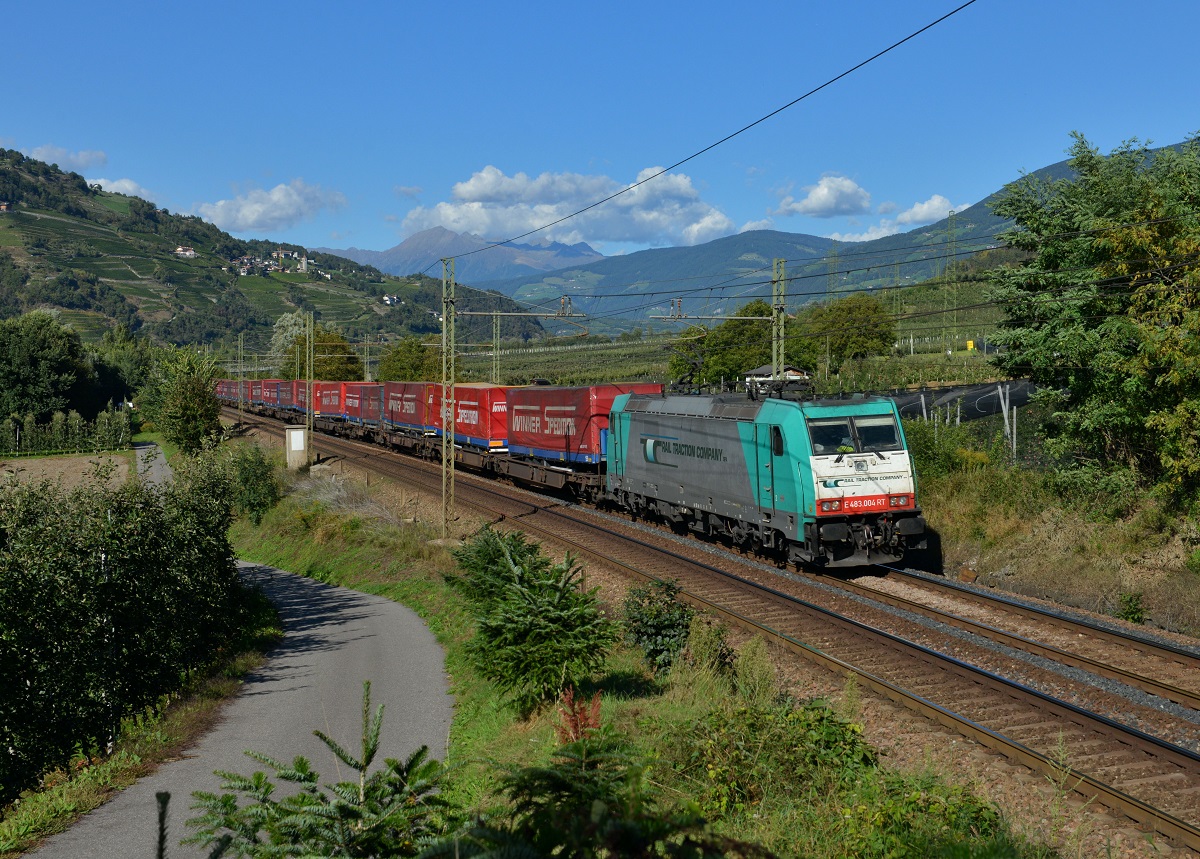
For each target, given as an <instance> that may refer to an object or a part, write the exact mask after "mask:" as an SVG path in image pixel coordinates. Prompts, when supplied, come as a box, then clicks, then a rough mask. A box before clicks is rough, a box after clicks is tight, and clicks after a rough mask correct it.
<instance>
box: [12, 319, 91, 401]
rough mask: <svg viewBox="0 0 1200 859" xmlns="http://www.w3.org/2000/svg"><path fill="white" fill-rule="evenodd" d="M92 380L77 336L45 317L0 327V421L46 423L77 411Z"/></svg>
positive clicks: (89, 368) (18, 320) (14, 321)
mask: <svg viewBox="0 0 1200 859" xmlns="http://www.w3.org/2000/svg"><path fill="white" fill-rule="evenodd" d="M92 378H93V376H92V370H91V367H90V366H88V364H87V363H86V361H85V360H84V355H83V347H82V345H81V343H80V341H79V335H78V334H76V333H75V332H73V331H70V330H68V329H66V328H64V327H63V326H61V325H60V324H58V322H57V321H56V320H55V319H54V317H53V316H51V315H50V314H49V313H45V312H42V311H36V312H33V313H27V314H25V315H24V316H20V317H17V318H16V319H5V320H2V321H0V415H11V414H22V415H23V414H33V415H34V416H35V418H36V419H37V420H38V421H39V422H41V421H45V420H48V419H49V418H50V415H52V414H53V413H54V412H56V411H64V410H66V409H67V408H70V407H71V406H72V405H75V404H76V401H77V400H78V399H79V398H81V397H82V396H83V394H84V390H85V388H86V387H87V385H88V384H89V383H90V382H91V380H92Z"/></svg>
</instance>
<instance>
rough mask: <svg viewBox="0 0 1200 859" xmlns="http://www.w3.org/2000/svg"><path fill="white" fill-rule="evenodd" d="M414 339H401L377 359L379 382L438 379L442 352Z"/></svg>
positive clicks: (440, 375)
mask: <svg viewBox="0 0 1200 859" xmlns="http://www.w3.org/2000/svg"><path fill="white" fill-rule="evenodd" d="M426 343H428V341H423V340H420V339H419V338H416V337H402V338H401V339H400V340H399V341H398V342H396V343H394V344H392V345H391V346H389V347H388V349H387V351H386V352H384V353H383V357H381V358H380V359H379V373H378V376H379V381H381V382H409V381H418V380H432V379H440V378H441V377H442V351H441V349H440V348H438V346H435V345H426Z"/></svg>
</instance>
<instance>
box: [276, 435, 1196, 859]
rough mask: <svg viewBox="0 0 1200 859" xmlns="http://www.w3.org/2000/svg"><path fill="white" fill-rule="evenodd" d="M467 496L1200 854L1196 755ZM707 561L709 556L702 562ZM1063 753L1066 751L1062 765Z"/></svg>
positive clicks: (602, 529)
mask: <svg viewBox="0 0 1200 859" xmlns="http://www.w3.org/2000/svg"><path fill="white" fill-rule="evenodd" d="M264 423H266V422H264ZM314 444H315V447H316V449H317V450H319V451H324V452H328V453H330V454H332V455H337V456H344V457H347V458H348V459H359V460H362V463H361V464H362V465H364V466H365V467H367V468H369V469H371V470H374V471H376V472H379V473H383V474H386V475H389V476H394V477H398V478H400V479H402V480H404V481H405V482H408V483H410V484H412V483H415V484H417V485H418V486H420V487H421V488H423V489H425V490H427V491H430V492H433V493H437V492H440V490H441V483H440V466H439V465H437V464H435V463H428V462H422V461H419V460H413V459H411V458H403V459H398V458H396V457H393V456H392V455H390V454H387V453H384V452H381V451H380V449H379V448H378V447H375V446H372V445H364V444H361V443H356V442H348V441H345V440H341V439H335V438H331V437H325V436H322V437H319V438H317V439H315V440H314ZM457 498H458V501H459V503H460V504H463V505H466V506H470V507H473V508H475V509H477V510H479V511H480V512H482V513H484V514H485V515H487V516H490V517H493V518H506V519H509V520H514V521H513V524H515V525H516V526H517V527H520V528H521V529H523V530H526V531H528V532H531V533H533V534H536V535H538V536H540V537H541V538H542V539H545V540H548V541H551V542H553V543H556V544H559V545H563V546H566V547H567V548H570V549H571V550H572V551H573V552H574V553H576V554H577V555H580V556H584V557H588V558H591V559H593V560H595V561H598V562H601V563H604V564H606V565H610V566H612V567H615V568H617V569H619V570H622V571H624V572H626V573H627V574H629V575H631V576H635V577H638V578H642V579H650V578H661V577H669V578H672V579H674V580H675V581H676V582H677V583H678V584H679V585H680V586H681V588H682V592H683V594H684V595H685V597H686V599H687V600H688V601H689V602H691V603H693V604H694V605H697V606H699V607H701V608H703V609H705V610H707V611H711V612H713V613H715V614H717V615H718V616H721V617H724V618H726V619H727V620H729V621H730V622H733V623H736V624H738V625H740V626H742V627H744V628H747V629H750V630H752V631H754V632H756V633H758V634H761V635H763V636H764V637H766V638H768V639H769V640H773V641H775V642H776V643H777V644H779V645H780V646H782V647H784V648H785V649H787V650H788V651H790V652H792V653H794V654H797V655H798V656H801V657H803V658H805V659H807V660H810V661H812V662H815V663H817V664H819V665H821V666H823V667H825V668H827V669H829V670H831V671H834V672H835V673H837V674H841V675H851V674H852V675H854V676H856V677H857V678H858V682H859V684H860V685H865V686H867V687H868V688H869V689H871V690H872V691H873V692H875V693H876V694H878V695H880V696H882V697H884V698H887V699H890V700H892V701H895V702H897V703H899V704H901V705H903V706H905V707H907V708H909V709H910V710H913V711H914V712H917V713H920V714H921V715H923V716H926V717H927V718H930V719H932V720H934V721H936V722H938V723H940V724H942V725H945V726H946V727H948V728H951V729H953V730H955V731H957V732H958V733H960V734H962V735H964V736H967V737H970V738H972V739H974V740H976V741H977V742H979V743H980V744H982V745H983V746H985V747H987V748H990V749H992V750H994V751H996V752H999V753H1000V754H1003V755H1005V756H1006V757H1008V758H1009V759H1011V760H1014V761H1017V762H1019V763H1022V764H1024V765H1026V766H1029V767H1030V768H1032V769H1033V770H1035V771H1037V772H1040V773H1044V774H1046V775H1048V776H1051V777H1052V778H1054V779H1055V780H1056V782H1058V783H1064V784H1068V785H1071V786H1073V787H1074V789H1075V790H1076V791H1077V792H1079V793H1081V794H1084V795H1086V796H1090V797H1094V798H1095V799H1096V800H1097V801H1098V802H1099V803H1101V804H1102V805H1104V806H1105V807H1108V808H1110V809H1113V810H1116V811H1119V812H1120V813H1123V814H1125V815H1126V816H1128V817H1130V818H1132V819H1134V820H1136V821H1138V822H1139V823H1141V824H1142V825H1143V826H1144V827H1146V828H1148V829H1151V830H1153V831H1154V832H1156V833H1158V834H1160V835H1163V836H1166V837H1168V838H1170V839H1171V840H1172V841H1174V842H1176V843H1178V844H1180V845H1185V846H1187V847H1190V848H1192V849H1194V850H1200V755H1198V754H1197V753H1196V752H1193V751H1190V750H1189V749H1186V748H1182V747H1180V746H1177V745H1174V744H1172V743H1170V742H1167V741H1165V740H1162V739H1159V738H1157V737H1155V736H1152V735H1150V734H1148V733H1146V732H1143V731H1139V730H1136V729H1134V728H1131V727H1129V726H1128V725H1125V724H1122V723H1121V722H1119V721H1117V720H1116V719H1113V718H1109V717H1106V716H1104V715H1102V714H1100V713H1096V712H1092V711H1090V710H1089V709H1087V708H1084V707H1081V706H1077V705H1075V704H1071V703H1069V702H1067V701H1063V700H1059V699H1058V698H1057V697H1055V696H1053V695H1050V694H1047V693H1045V692H1042V691H1039V690H1037V689H1035V688H1032V687H1031V686H1029V685H1026V684H1023V683H1020V682H1014V681H1013V680H1010V679H1006V678H1005V677H1003V676H1001V674H1000V673H999V672H997V671H988V670H984V669H981V668H979V667H977V666H976V665H973V664H971V661H968V660H966V659H962V658H955V657H953V656H948V655H946V654H945V653H942V652H939V650H938V649H935V648H934V647H930V646H924V645H922V644H919V643H916V642H914V641H912V640H909V639H908V637H901V636H900V635H897V634H894V633H891V632H887V631H884V630H882V629H879V628H876V626H877V624H876V623H875V622H874V620H872V621H871V622H863V621H862V620H856V619H854V618H853V617H851V616H849V614H848V613H847V612H844V611H840V610H835V609H832V608H829V607H827V606H823V605H820V604H818V603H817V601H814V600H812V599H808V598H805V597H803V596H801V595H800V593H799V586H800V585H801V584H802V583H798V582H791V583H790V584H788V585H787V586H786V587H774V586H771V584H768V583H767V582H768V581H772V582H773V583H774V584H776V585H778V584H780V583H781V582H784V581H789V580H787V579H783V578H782V577H779V576H778V575H776V574H773V573H771V572H769V571H764V570H762V568H761V565H759V564H747V563H745V562H742V561H740V560H739V559H736V558H731V557H728V556H725V555H722V554H719V553H705V551H704V550H705V547H704V546H703V545H702V544H698V545H697V546H695V547H688V546H686V545H684V544H680V543H678V542H675V541H673V540H672V539H671V538H670V537H668V536H667V535H665V534H661V533H657V534H656V533H653V532H650V533H646V532H641V533H639V532H638V530H637V528H636V526H633V525H631V524H629V523H616V522H612V521H607V520H603V521H602V520H601V518H600V517H598V516H597V515H596V514H594V513H591V512H585V511H583V510H580V509H578V508H574V507H572V506H569V505H564V504H563V503H561V502H555V501H551V500H549V499H546V498H544V497H541V496H534V495H532V494H531V493H527V492H525V491H524V490H516V489H513V488H511V487H507V486H504V485H500V484H496V483H494V482H488V481H476V480H474V479H472V478H469V477H467V476H466V475H463V476H462V477H460V478H459V481H458V493H457ZM686 542H694V541H686ZM600 547H603V548H600ZM698 553H699V554H700V555H703V556H704V557H698ZM792 585H797V586H798V587H792ZM857 587H859V586H854V587H851V588H849V589H848V590H855V588H857ZM862 590H863V591H869V593H859V594H856V595H855V596H856V597H857V599H858V600H865V599H870V600H876V601H879V602H884V603H888V601H889V600H892V602H891V603H890V604H891V605H892V606H893V607H895V606H896V603H897V602H899V600H898V599H897V598H896V597H894V596H885V595H880V594H879V593H877V592H874V591H871V589H867V588H864V589H862ZM881 597H883V598H882V599H881ZM903 608H904V611H906V612H912V613H915V614H921V615H923V616H926V617H929V616H930V615H931V614H932V613H934V612H933V610H932V609H930V608H929V607H928V606H925V605H922V604H920V603H918V602H915V601H912V600H906V601H904V604H903ZM1027 620H1028V618H1027ZM1056 621H1058V622H1063V619H1062V618H1056ZM936 622H937V623H939V624H948V625H950V626H955V627H957V628H959V629H962V628H963V626H962V624H963V623H965V622H966V621H965V619H963V618H958V619H957V622H956V621H953V620H951V619H950V618H949V617H947V616H945V615H943V616H942V617H940V618H938V619H937V621H936ZM971 623H973V624H974V626H975V628H974V629H972V630H971V632H972V634H973V635H982V636H983V637H985V638H989V639H990V640H992V641H996V640H997V639H996V638H991V636H989V635H984V632H983V629H984V627H987V626H988V625H987V624H979V623H976V622H975V621H972V622H971ZM989 631H990V630H989ZM998 633H999V631H998V630H997V631H995V632H993V634H998ZM1075 634H1076V635H1079V634H1080V633H1078V632H1076V633H1075ZM1005 635H1008V636H1009V640H1007V641H1006V642H1005V646H1009V647H1013V646H1016V645H1015V638H1014V637H1013V636H1012V635H1011V634H1010V633H1005ZM1016 638H1025V636H1016ZM1018 649H1021V648H1018ZM1056 651H1061V652H1062V653H1063V654H1065V655H1066V657H1069V658H1070V659H1072V660H1073V662H1075V663H1078V662H1079V660H1080V656H1079V654H1074V653H1072V652H1070V651H1067V650H1065V649H1063V648H1056V649H1055V650H1049V649H1043V652H1042V653H1041V654H1040V655H1042V657H1043V658H1046V659H1058V658H1060V657H1059V655H1058V653H1057V652H1056ZM1162 658H1165V657H1162ZM1093 662H1095V666H1093V665H1091V664H1089V667H1088V669H1087V670H1094V671H1097V672H1099V669H1100V668H1103V669H1104V670H1109V671H1113V670H1115V669H1116V666H1109V665H1106V664H1105V663H1104V662H1103V661H1100V660H1093ZM1064 664H1068V665H1072V664H1073V663H1072V662H1064ZM1073 667H1074V666H1073ZM1121 671H1126V674H1122V675H1120V677H1121V682H1130V683H1131V685H1138V688H1146V686H1145V685H1144V684H1148V683H1154V682H1159V681H1154V680H1153V679H1152V678H1145V677H1140V676H1138V677H1136V678H1135V677H1133V676H1127V675H1132V674H1136V672H1128V671H1127V670H1126V669H1121ZM1104 676H1109V675H1104ZM1139 684H1142V685H1139ZM1167 687H1170V688H1169V690H1168V688H1167ZM1153 688H1156V689H1158V691H1155V692H1150V693H1149V694H1154V695H1159V694H1162V693H1165V692H1168V691H1170V693H1171V694H1173V695H1175V696H1176V698H1183V699H1184V700H1192V699H1188V698H1186V695H1185V693H1187V692H1188V690H1187V689H1186V688H1184V687H1179V686H1175V685H1173V684H1169V683H1162V682H1160V685H1159V686H1157V687H1153ZM1170 700H1175V699H1174V698H1172V699H1170ZM1177 703H1182V702H1177ZM1064 749H1066V750H1068V751H1069V756H1068V757H1067V758H1065V759H1064V757H1063V753H1062V752H1063V750H1064Z"/></svg>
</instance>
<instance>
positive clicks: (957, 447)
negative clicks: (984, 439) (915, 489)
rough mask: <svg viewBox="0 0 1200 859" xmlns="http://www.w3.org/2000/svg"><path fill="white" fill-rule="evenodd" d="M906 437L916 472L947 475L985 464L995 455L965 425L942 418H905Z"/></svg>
mask: <svg viewBox="0 0 1200 859" xmlns="http://www.w3.org/2000/svg"><path fill="white" fill-rule="evenodd" d="M904 438H905V440H906V441H907V442H908V450H909V453H910V454H911V455H912V461H913V465H914V467H915V468H916V470H917V476H918V477H921V478H928V477H945V476H946V475H949V474H955V473H958V472H964V471H976V470H978V469H981V468H984V467H986V466H987V465H988V464H989V463H990V462H991V461H992V460H993V459H994V457H992V456H991V455H989V454H988V453H987V452H986V451H984V450H981V449H980V448H981V447H983V446H981V445H980V443H979V441H978V440H977V439H976V436H975V433H974V432H973V431H972V430H971V429H970V428H969V427H966V426H962V425H956V424H951V423H943V422H940V421H925V420H906V421H904Z"/></svg>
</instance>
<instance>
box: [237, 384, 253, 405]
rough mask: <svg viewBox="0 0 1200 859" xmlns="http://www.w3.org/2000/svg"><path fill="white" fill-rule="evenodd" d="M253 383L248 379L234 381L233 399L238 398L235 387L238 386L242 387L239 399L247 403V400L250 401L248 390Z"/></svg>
mask: <svg viewBox="0 0 1200 859" xmlns="http://www.w3.org/2000/svg"><path fill="white" fill-rule="evenodd" d="M253 384H254V383H253V382H251V381H250V380H249V379H243V380H242V381H241V382H237V383H235V386H234V399H239V397H238V395H237V394H238V392H237V388H239V387H240V388H241V389H242V390H241V397H240V399H241V401H242V402H243V403H249V402H250V390H251V386H252V385H253Z"/></svg>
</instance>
